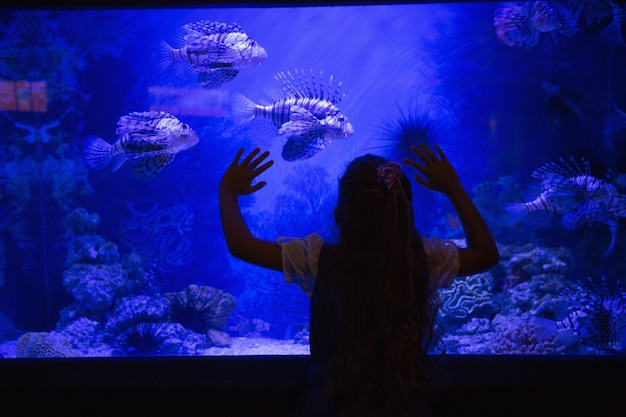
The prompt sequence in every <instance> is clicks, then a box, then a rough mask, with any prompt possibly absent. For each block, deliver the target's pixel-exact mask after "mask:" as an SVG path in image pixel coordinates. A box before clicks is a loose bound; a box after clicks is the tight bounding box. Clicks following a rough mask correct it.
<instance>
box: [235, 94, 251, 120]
mask: <svg viewBox="0 0 626 417" xmlns="http://www.w3.org/2000/svg"><path fill="white" fill-rule="evenodd" d="M230 103H231V113H232V116H233V121H234V122H235V124H237V125H243V124H245V123H247V122H249V121H250V120H252V119H254V109H255V108H256V104H255V103H254V102H253V101H252V100H250V99H249V98H247V97H245V96H244V95H242V94H239V93H233V94H232V96H231V101H230Z"/></svg>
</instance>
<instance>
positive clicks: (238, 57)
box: [161, 20, 267, 89]
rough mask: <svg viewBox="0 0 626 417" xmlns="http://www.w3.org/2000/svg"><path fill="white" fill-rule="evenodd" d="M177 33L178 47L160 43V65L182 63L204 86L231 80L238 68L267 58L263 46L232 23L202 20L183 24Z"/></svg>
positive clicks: (211, 86) (216, 85)
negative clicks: (179, 41)
mask: <svg viewBox="0 0 626 417" xmlns="http://www.w3.org/2000/svg"><path fill="white" fill-rule="evenodd" d="M181 32H182V33H181V38H182V41H181V44H182V46H181V47H180V48H173V47H171V46H170V45H168V44H167V43H166V42H162V43H161V45H162V50H163V60H162V62H161V68H163V69H165V68H167V67H168V66H169V65H170V64H171V63H172V62H185V63H187V64H189V66H190V68H191V71H192V72H193V73H197V74H198V82H199V83H200V85H201V86H202V87H204V88H207V89H212V88H218V87H220V86H221V85H222V84H224V83H226V82H229V81H232V80H233V79H234V78H235V77H236V76H237V74H238V73H239V71H240V70H242V69H244V68H248V67H252V66H256V65H261V64H262V63H263V61H265V59H266V58H267V53H266V52H265V49H264V48H263V47H262V46H261V45H259V43H258V42H257V41H255V40H253V39H250V38H249V37H248V35H247V34H246V33H245V32H244V31H243V29H242V28H241V26H239V25H238V24H236V23H233V24H232V25H229V24H227V23H220V22H211V21H208V20H202V21H199V22H196V23H188V24H186V25H184V26H183V27H182V28H181Z"/></svg>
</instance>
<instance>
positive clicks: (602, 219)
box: [505, 158, 626, 257]
mask: <svg viewBox="0 0 626 417" xmlns="http://www.w3.org/2000/svg"><path fill="white" fill-rule="evenodd" d="M532 176H533V178H534V179H536V180H537V183H535V184H533V185H532V186H531V189H530V191H531V192H532V191H534V197H532V198H534V199H532V200H530V201H527V202H524V203H508V204H506V205H505V209H506V210H507V211H508V212H509V213H511V214H512V215H514V216H517V217H527V219H528V220H530V222H531V223H534V225H535V226H542V225H544V224H546V223H547V222H548V221H550V220H551V219H553V218H560V224H561V225H562V226H563V227H564V228H565V229H567V230H578V229H582V228H585V227H591V226H595V225H599V224H605V225H607V226H608V227H609V230H610V232H611V243H610V245H609V247H608V249H607V250H606V252H605V253H604V255H603V256H604V257H609V256H611V255H612V254H613V251H614V249H615V243H616V241H617V223H618V220H619V218H620V217H626V195H625V194H620V193H619V192H618V191H617V189H616V188H615V186H614V185H613V184H611V183H610V182H608V181H605V180H602V179H599V178H596V177H593V176H591V170H590V168H589V162H588V161H587V160H585V159H584V158H583V160H582V167H581V166H580V165H578V164H577V163H576V161H575V160H574V158H570V160H569V161H565V160H563V159H562V158H561V159H560V164H558V163H555V162H551V163H547V164H545V165H544V166H542V167H540V168H539V169H536V170H535V171H534V172H533V174H532Z"/></svg>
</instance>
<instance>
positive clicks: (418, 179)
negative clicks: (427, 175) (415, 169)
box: [413, 174, 430, 189]
mask: <svg viewBox="0 0 626 417" xmlns="http://www.w3.org/2000/svg"><path fill="white" fill-rule="evenodd" d="M413 176H414V177H415V180H416V181H417V182H419V183H420V184H422V185H423V186H424V187H425V188H428V189H430V185H429V184H428V181H426V180H425V179H424V178H423V177H421V176H419V175H417V174H415V175H413Z"/></svg>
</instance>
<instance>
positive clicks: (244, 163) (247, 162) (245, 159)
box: [241, 148, 261, 165]
mask: <svg viewBox="0 0 626 417" xmlns="http://www.w3.org/2000/svg"><path fill="white" fill-rule="evenodd" d="M259 152H261V149H259V148H254V149H253V150H252V152H250V153H249V154H248V155H247V156H246V157H245V158H243V161H241V165H248V164H250V161H251V160H252V158H254V156H255V155H256V154H258V153H259Z"/></svg>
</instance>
